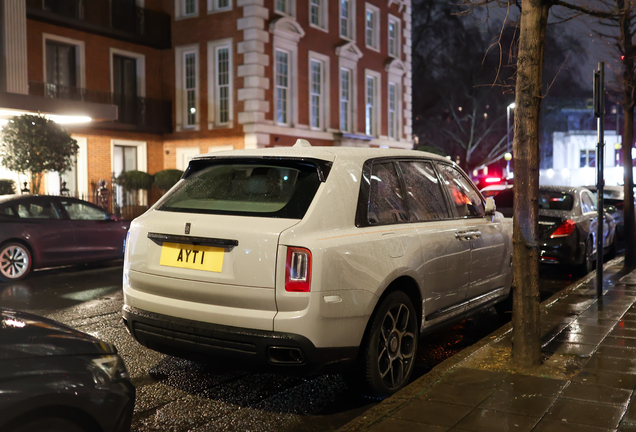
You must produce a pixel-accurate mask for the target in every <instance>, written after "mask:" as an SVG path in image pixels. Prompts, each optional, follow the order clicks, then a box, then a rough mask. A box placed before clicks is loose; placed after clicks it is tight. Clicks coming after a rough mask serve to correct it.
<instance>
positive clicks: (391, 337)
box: [364, 291, 419, 397]
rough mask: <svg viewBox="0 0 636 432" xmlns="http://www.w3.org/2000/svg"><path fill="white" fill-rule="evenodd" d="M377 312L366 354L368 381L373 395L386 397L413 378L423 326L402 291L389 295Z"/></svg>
mask: <svg viewBox="0 0 636 432" xmlns="http://www.w3.org/2000/svg"><path fill="white" fill-rule="evenodd" d="M376 312H377V313H376V314H375V316H374V319H373V325H372V327H371V332H370V335H369V338H368V345H367V347H366V350H365V353H364V362H365V363H366V365H365V366H366V367H365V369H366V381H367V383H366V384H367V386H368V388H369V390H370V393H371V395H373V396H380V397H386V396H390V395H391V394H393V393H395V392H396V391H398V390H399V389H401V388H402V387H404V386H405V385H406V384H407V383H408V381H409V379H410V377H411V374H412V372H413V366H414V364H415V363H414V360H415V352H416V350H417V340H418V331H419V327H418V323H417V315H416V313H415V308H414V307H413V303H412V302H411V300H410V298H409V297H408V296H407V295H406V294H405V293H403V292H401V291H395V292H393V293H391V294H389V295H388V296H387V297H386V298H385V299H384V301H383V302H382V304H381V305H380V307H379V308H378V310H377V311H376Z"/></svg>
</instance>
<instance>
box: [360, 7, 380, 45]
mask: <svg viewBox="0 0 636 432" xmlns="http://www.w3.org/2000/svg"><path fill="white" fill-rule="evenodd" d="M369 11H371V12H373V21H374V23H373V25H374V29H373V30H374V31H373V44H372V45H369V44H368V43H367V42H368V41H367V12H369ZM364 45H365V46H366V48H367V49H370V50H372V51H376V52H380V8H378V7H377V6H374V5H372V4H369V3H365V6H364Z"/></svg>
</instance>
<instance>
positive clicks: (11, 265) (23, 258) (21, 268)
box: [0, 243, 31, 281]
mask: <svg viewBox="0 0 636 432" xmlns="http://www.w3.org/2000/svg"><path fill="white" fill-rule="evenodd" d="M30 270H31V254H30V253H29V250H28V249H27V248H26V246H24V245H22V244H20V243H7V244H5V245H3V246H1V247H0V279H2V280H5V281H17V280H20V279H22V278H24V277H25V276H26V275H27V274H28V273H29V271H30Z"/></svg>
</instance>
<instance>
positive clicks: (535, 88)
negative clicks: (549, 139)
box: [512, 0, 550, 369]
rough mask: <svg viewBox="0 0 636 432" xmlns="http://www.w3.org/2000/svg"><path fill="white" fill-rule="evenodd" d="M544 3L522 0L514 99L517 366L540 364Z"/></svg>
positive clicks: (546, 9) (514, 349)
mask: <svg viewBox="0 0 636 432" xmlns="http://www.w3.org/2000/svg"><path fill="white" fill-rule="evenodd" d="M549 12H550V2H549V1H548V0H523V2H522V13H521V29H520V33H519V55H518V59H517V83H516V92H515V94H516V96H515V104H516V108H515V126H514V127H515V128H514V131H515V134H514V141H513V154H514V158H515V200H514V232H513V265H514V275H515V293H514V296H513V316H512V322H513V330H512V341H513V345H512V357H513V361H514V363H515V366H517V367H518V368H522V369H525V368H531V367H534V366H537V365H539V364H540V363H541V343H540V335H541V333H540V332H541V326H540V323H539V246H538V243H537V231H538V215H539V206H538V199H537V197H538V193H539V112H540V108H541V99H542V96H543V94H542V87H541V79H542V72H543V56H544V51H545V32H546V25H547V22H548V14H549Z"/></svg>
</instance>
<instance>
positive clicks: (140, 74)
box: [109, 48, 146, 97]
mask: <svg viewBox="0 0 636 432" xmlns="http://www.w3.org/2000/svg"><path fill="white" fill-rule="evenodd" d="M115 55H120V56H123V57H128V58H133V59H135V61H136V65H137V97H146V56H145V55H144V54H139V53H136V52H132V51H125V50H121V49H118V48H110V49H109V61H110V92H111V93H113V92H114V91H115V71H114V69H113V65H114V56H115Z"/></svg>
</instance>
